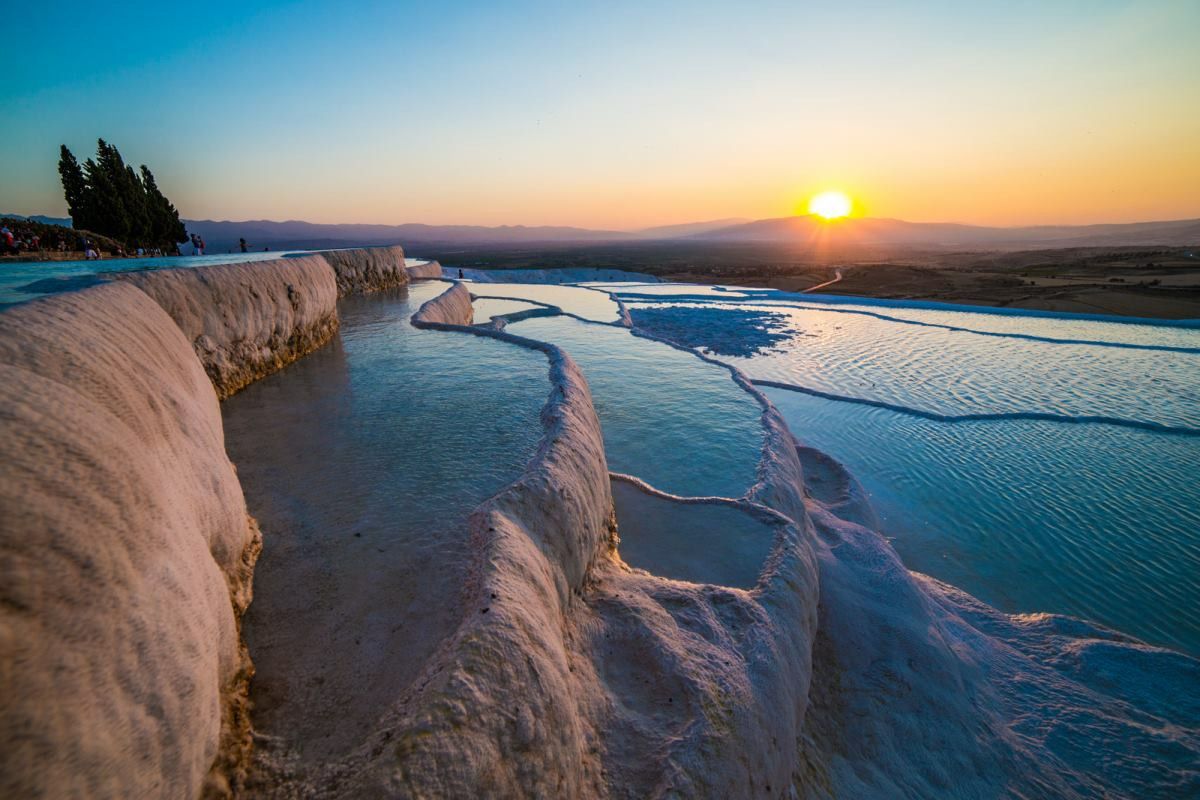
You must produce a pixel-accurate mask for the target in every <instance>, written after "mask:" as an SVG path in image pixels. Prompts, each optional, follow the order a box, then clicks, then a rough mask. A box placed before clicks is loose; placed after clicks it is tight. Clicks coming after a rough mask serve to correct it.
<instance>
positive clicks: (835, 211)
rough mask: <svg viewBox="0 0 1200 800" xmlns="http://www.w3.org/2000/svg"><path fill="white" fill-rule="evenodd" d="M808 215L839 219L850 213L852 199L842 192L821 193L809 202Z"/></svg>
mask: <svg viewBox="0 0 1200 800" xmlns="http://www.w3.org/2000/svg"><path fill="white" fill-rule="evenodd" d="M808 213H810V214H816V215H817V216H818V217H824V218H825V219H837V218H838V217H844V216H847V215H848V214H849V213H850V198H849V197H847V196H846V195H845V194H844V193H842V192H821V193H820V194H818V195H816V196H814V197H813V199H811V200H809V201H808Z"/></svg>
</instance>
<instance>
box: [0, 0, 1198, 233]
mask: <svg viewBox="0 0 1200 800" xmlns="http://www.w3.org/2000/svg"><path fill="white" fill-rule="evenodd" d="M6 17H7V19H8V22H9V24H10V25H12V26H15V29H16V30H19V35H16V36H13V35H12V33H11V31H12V30H13V29H14V28H9V34H8V35H7V39H6V46H5V48H4V50H3V51H2V52H0V67H2V68H3V74H4V75H5V76H6V81H5V84H6V97H5V106H6V112H5V114H4V122H3V125H2V127H0V152H3V153H4V154H5V156H6V163H5V164H4V166H3V176H4V177H3V180H2V182H0V211H16V212H27V213H38V212H41V213H55V214H58V213H63V212H64V211H65V205H64V203H63V201H62V197H61V192H60V188H59V186H58V182H57V174H56V172H55V162H56V158H57V148H58V145H59V144H60V143H66V144H67V145H68V146H70V147H71V148H72V149H73V150H75V152H76V154H77V155H79V156H80V157H81V158H82V157H84V156H85V155H87V154H89V153H90V152H92V151H93V150H94V141H95V139H96V137H98V136H102V137H104V138H105V139H107V140H109V141H111V142H113V143H115V144H117V145H118V147H120V148H121V151H122V152H123V153H124V154H125V156H126V158H127V159H128V160H131V161H134V162H135V163H143V162H144V163H147V164H149V165H150V166H151V168H152V169H154V171H155V173H156V175H157V176H158V179H159V184H160V186H162V187H163V188H164V190H165V191H166V192H167V193H168V195H169V196H170V197H171V198H172V199H173V200H175V202H176V204H177V205H178V206H179V207H180V209H181V211H182V212H183V214H184V216H185V217H189V218H201V217H218V218H234V219H245V218H273V219H283V218H302V219H310V220H314V221H324V222H352V221H353V222H405V221H419V222H430V223H449V222H461V223H482V224H500V223H512V224H516V223H526V224H578V225H586V226H595V227H635V226H638V225H651V224H660V223H670V222H681V221H688V220H695V219H703V218H714V217H724V216H747V217H764V216H781V215H784V214H788V213H792V212H793V211H794V210H796V209H797V208H799V207H802V205H803V203H804V200H805V199H806V198H807V197H808V196H809V195H811V194H812V193H813V192H815V191H819V190H821V189H826V188H838V189H842V190H844V191H847V192H849V193H850V194H851V195H852V196H853V197H854V198H855V200H856V203H858V205H859V206H860V208H861V209H862V210H863V211H865V213H870V214H872V215H878V216H893V217H902V218H908V219H920V220H935V219H950V220H957V221H968V222H982V223H994V224H1017V223H1027V222H1060V221H1061V222H1091V221H1123V220H1134V219H1151V218H1178V217H1187V216H1200V190H1198V189H1197V187H1200V144H1198V143H1200V103H1198V102H1197V97H1200V46H1198V44H1197V36H1198V34H1197V32H1198V31H1200V3H1197V2H1194V1H1191V0H1189V1H1188V2H1182V1H1165V0H1164V1H1163V2H1143V3H1119V2H1091V3H1087V2H1053V3H1021V2H1017V3H972V4H962V3H921V4H907V5H905V6H904V7H899V6H897V5H896V4H890V3H839V4H836V5H833V4H831V5H824V4H808V3H794V2H793V3H738V4H706V3H695V2H692V3H620V2H614V3H603V4H591V3H582V2H579V3H508V4H503V5H501V4H492V3H459V4H444V3H358V4H335V3H327V2H277V3H259V4H252V3H237V4H235V3H223V2H218V3H207V4H203V5H200V4H197V5H194V6H192V5H189V4H164V3H161V2H133V3H121V4H116V7H108V8H104V7H101V6H100V5H98V4H94V3H87V4H84V3H77V4H76V3H49V4H42V5H36V4H32V5H26V6H23V7H21V8H20V9H19V13H17V12H15V11H9V12H8V13H7V14H6Z"/></svg>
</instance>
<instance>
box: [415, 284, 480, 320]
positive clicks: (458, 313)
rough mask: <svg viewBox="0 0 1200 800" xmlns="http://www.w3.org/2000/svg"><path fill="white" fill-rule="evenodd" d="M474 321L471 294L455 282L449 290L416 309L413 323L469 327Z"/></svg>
mask: <svg viewBox="0 0 1200 800" xmlns="http://www.w3.org/2000/svg"><path fill="white" fill-rule="evenodd" d="M474 319H475V308H474V306H472V305H471V293H470V292H469V291H467V287H466V286H464V285H463V284H461V283H459V282H457V281H455V282H454V283H453V284H451V285H450V288H449V289H447V290H446V291H444V292H442V293H441V294H439V295H438V296H437V297H435V298H433V299H432V300H428V301H426V302H425V304H424V305H422V306H421V307H420V308H419V309H417V313H416V314H414V315H413V322H414V323H415V324H417V325H426V326H428V325H470V324H471V322H472V320H474Z"/></svg>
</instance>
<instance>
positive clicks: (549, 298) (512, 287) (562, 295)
mask: <svg viewBox="0 0 1200 800" xmlns="http://www.w3.org/2000/svg"><path fill="white" fill-rule="evenodd" d="M467 288H468V289H470V290H471V294H479V295H488V296H492V297H508V298H513V299H517V300H533V301H535V302H538V303H544V304H546V305H552V306H557V307H558V308H560V309H562V310H563V311H565V312H567V313H568V314H574V315H575V316H577V317H582V318H583V319H587V320H594V321H596V322H616V321H617V320H619V319H620V318H621V312H620V308H619V307H618V306H617V303H616V301H614V300H613V299H612V298H611V297H609V296H608V294H607V293H606V292H602V291H596V290H594V289H585V288H583V287H580V286H552V285H551V286H547V285H544V284H536V283H467Z"/></svg>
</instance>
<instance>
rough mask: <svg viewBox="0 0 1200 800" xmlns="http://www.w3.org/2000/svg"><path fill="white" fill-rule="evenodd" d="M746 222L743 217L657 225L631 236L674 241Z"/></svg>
mask: <svg viewBox="0 0 1200 800" xmlns="http://www.w3.org/2000/svg"><path fill="white" fill-rule="evenodd" d="M747 222H750V220H748V219H746V218H745V217H729V218H727V219H713V220H709V221H707V222H685V223H684V224H682V225H659V226H657V227H654V228H643V229H641V230H638V231H634V232H633V233H632V234H631V236H632V237H633V238H636V239H676V238H679V237H683V236H694V235H696V234H702V233H708V232H709V231H715V230H720V229H722V228H730V227H733V226H735V225H742V224H745V223H747Z"/></svg>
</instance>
